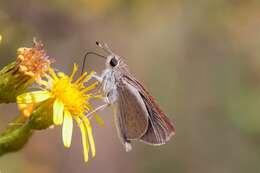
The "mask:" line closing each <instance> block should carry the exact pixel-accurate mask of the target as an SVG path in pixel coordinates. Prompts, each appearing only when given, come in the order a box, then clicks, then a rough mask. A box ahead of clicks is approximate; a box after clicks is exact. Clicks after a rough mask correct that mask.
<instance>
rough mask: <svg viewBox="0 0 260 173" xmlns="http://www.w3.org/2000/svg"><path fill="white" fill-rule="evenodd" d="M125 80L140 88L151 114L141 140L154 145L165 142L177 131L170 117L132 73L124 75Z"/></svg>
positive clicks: (139, 90)
mask: <svg viewBox="0 0 260 173" xmlns="http://www.w3.org/2000/svg"><path fill="white" fill-rule="evenodd" d="M124 80H126V81H127V83H129V84H130V85H132V86H133V87H135V88H138V92H139V94H140V96H141V97H142V99H143V102H144V103H145V106H146V109H147V111H148V114H149V118H148V120H149V123H148V129H147V131H146V133H145V134H144V135H143V136H142V137H141V138H140V139H141V141H143V142H145V143H148V144H153V145H162V144H164V143H165V142H166V141H168V140H169V139H170V137H171V136H172V135H174V133H175V128H174V126H173V124H172V123H171V121H170V119H169V118H168V117H167V116H166V115H165V114H164V113H163V111H162V110H161V109H160V108H159V106H158V104H157V103H156V102H155V101H154V99H153V97H152V96H151V95H150V94H149V92H148V91H147V90H146V89H145V88H144V87H143V85H142V84H141V83H140V82H138V81H137V80H136V79H135V78H134V77H133V76H132V75H131V74H130V73H128V74H127V75H125V76H124Z"/></svg>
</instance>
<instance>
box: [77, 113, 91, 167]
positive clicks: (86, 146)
mask: <svg viewBox="0 0 260 173" xmlns="http://www.w3.org/2000/svg"><path fill="white" fill-rule="evenodd" d="M76 121H77V124H78V126H79V128H80V131H81V138H82V145H83V154H84V161H85V162H87V161H88V152H89V142H88V134H87V129H86V127H85V125H84V123H83V122H82V121H81V120H80V119H79V118H78V117H76Z"/></svg>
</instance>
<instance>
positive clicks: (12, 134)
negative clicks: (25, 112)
mask: <svg viewBox="0 0 260 173" xmlns="http://www.w3.org/2000/svg"><path fill="white" fill-rule="evenodd" d="M24 121H25V119H24V118H22V117H20V116H19V117H18V118H17V119H15V120H14V121H13V122H12V123H10V124H9V125H10V126H9V127H8V128H7V129H6V130H5V131H4V132H3V133H1V134H0V156H2V155H4V154H6V153H9V152H15V151H18V150H20V149H21V148H23V146H24V145H25V144H26V143H27V141H28V140H29V138H30V137H31V136H32V133H33V130H31V128H30V127H29V124H28V123H27V122H24Z"/></svg>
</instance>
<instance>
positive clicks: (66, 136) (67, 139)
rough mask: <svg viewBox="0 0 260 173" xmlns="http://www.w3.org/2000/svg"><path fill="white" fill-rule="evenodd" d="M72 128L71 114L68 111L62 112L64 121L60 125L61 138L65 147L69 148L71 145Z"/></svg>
mask: <svg viewBox="0 0 260 173" xmlns="http://www.w3.org/2000/svg"><path fill="white" fill-rule="evenodd" d="M72 130H73V120H72V116H71V114H70V113H69V112H68V111H65V112H64V121H63V126H62V140H63V144H64V146H65V147H67V148H69V147H70V145H71V139H72Z"/></svg>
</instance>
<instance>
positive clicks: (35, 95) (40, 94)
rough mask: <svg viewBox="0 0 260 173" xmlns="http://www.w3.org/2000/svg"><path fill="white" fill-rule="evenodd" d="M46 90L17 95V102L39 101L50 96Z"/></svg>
mask: <svg viewBox="0 0 260 173" xmlns="http://www.w3.org/2000/svg"><path fill="white" fill-rule="evenodd" d="M50 97H51V96H50V93H49V92H48V91H33V92H29V93H24V94H21V95H19V96H17V98H16V100H17V104H30V103H39V102H42V101H45V100H47V99H48V98H50Z"/></svg>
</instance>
